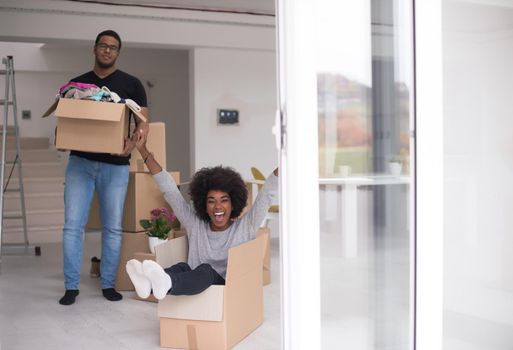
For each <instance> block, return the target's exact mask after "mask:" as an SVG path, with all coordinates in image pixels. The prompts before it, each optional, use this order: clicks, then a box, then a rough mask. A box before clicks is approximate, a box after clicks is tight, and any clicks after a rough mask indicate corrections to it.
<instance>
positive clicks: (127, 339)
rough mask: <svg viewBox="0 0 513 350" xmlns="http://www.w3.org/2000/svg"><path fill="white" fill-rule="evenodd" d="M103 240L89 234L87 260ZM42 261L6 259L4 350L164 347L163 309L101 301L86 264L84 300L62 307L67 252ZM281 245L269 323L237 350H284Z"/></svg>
mask: <svg viewBox="0 0 513 350" xmlns="http://www.w3.org/2000/svg"><path fill="white" fill-rule="evenodd" d="M99 242H100V241H99V234H98V233H88V234H87V235H86V240H85V254H84V259H85V260H89V259H90V258H91V257H92V256H95V255H98V254H99ZM41 248H42V255H41V256H40V257H36V256H34V255H11V254H8V255H7V254H4V255H3V263H2V271H1V275H0V344H1V346H0V349H1V350H30V349H38V350H69V349H84V350H85V349H88V350H90V349H95V350H102V349H105V350H143V349H144V350H149V349H160V347H159V322H158V317H157V305H156V304H155V303H151V302H144V301H138V300H135V299H134V293H133V292H122V294H123V296H124V299H123V300H122V301H121V302H109V301H107V300H106V299H104V298H103V296H102V295H101V290H100V286H99V281H98V279H95V278H90V277H89V267H90V264H89V262H85V263H84V264H83V269H82V281H81V285H80V295H79V297H78V298H77V302H76V303H75V304H74V305H71V306H62V305H60V304H59V303H58V299H59V298H60V297H61V296H62V294H63V277H62V253H61V252H62V250H61V245H60V244H57V243H52V244H44V245H42V246H41ZM277 255H278V250H277V241H276V240H275V239H273V244H272V264H271V267H272V273H273V275H272V283H271V284H270V285H268V286H266V287H264V301H265V319H264V323H263V324H262V325H261V326H260V327H259V328H258V329H257V330H256V331H255V332H253V333H252V334H251V335H250V336H248V337H247V338H246V339H244V340H243V341H242V342H241V343H239V345H238V346H237V347H236V349H268V350H272V349H280V306H279V300H280V291H279V271H278V268H277V267H278V266H279V265H278V261H277Z"/></svg>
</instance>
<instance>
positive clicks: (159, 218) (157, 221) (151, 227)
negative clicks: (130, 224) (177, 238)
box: [139, 207, 176, 254]
mask: <svg viewBox="0 0 513 350" xmlns="http://www.w3.org/2000/svg"><path fill="white" fill-rule="evenodd" d="M150 214H151V217H150V219H142V220H139V223H140V224H141V226H142V227H143V228H144V229H145V230H146V234H147V235H148V236H149V239H148V244H149V246H150V251H151V252H152V253H153V254H155V246H157V245H159V244H161V243H164V242H165V241H166V240H167V239H168V238H169V232H170V231H171V230H172V228H173V222H174V221H175V220H176V215H175V214H174V213H172V212H170V211H169V210H168V209H167V208H164V207H163V208H155V209H152V210H151V212H150Z"/></svg>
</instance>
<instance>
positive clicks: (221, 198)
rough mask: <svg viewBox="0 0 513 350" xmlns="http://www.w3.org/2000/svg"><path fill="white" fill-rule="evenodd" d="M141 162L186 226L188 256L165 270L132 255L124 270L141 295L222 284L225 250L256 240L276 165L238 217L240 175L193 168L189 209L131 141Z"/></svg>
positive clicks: (141, 145)
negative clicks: (251, 204) (254, 197)
mask: <svg viewBox="0 0 513 350" xmlns="http://www.w3.org/2000/svg"><path fill="white" fill-rule="evenodd" d="M136 145H137V149H138V150H139V152H140V153H141V156H142V158H143V159H144V162H145V164H146V165H147V167H148V169H149V170H150V172H151V174H152V175H153V178H154V180H155V182H156V183H157V185H158V186H159V188H160V191H161V192H162V193H163V194H164V198H165V199H166V201H167V202H168V203H169V205H170V206H171V207H172V208H173V211H174V213H175V214H176V216H177V218H178V220H179V221H180V223H181V224H182V225H183V226H184V227H185V229H186V230H187V235H188V240H189V254H188V261H187V263H185V262H182V263H178V264H176V265H173V266H171V267H168V268H166V269H163V268H162V267H161V266H160V265H158V264H157V263H156V262H154V261H152V260H145V261H143V262H142V263H141V262H139V261H138V260H135V259H132V260H130V261H128V262H127V265H126V270H127V273H128V275H129V276H130V279H131V280H132V283H133V284H134V287H135V290H136V293H137V295H138V296H139V297H141V298H147V297H148V296H149V295H150V294H151V292H152V291H153V295H154V296H155V297H156V298H157V299H159V300H161V299H163V298H164V297H165V296H166V294H168V293H169V294H173V295H193V294H198V293H201V292H202V291H204V290H205V289H207V288H208V287H209V286H211V285H212V284H224V282H225V281H224V279H225V276H226V266H227V263H228V250H229V249H230V248H231V247H234V246H237V245H240V244H242V243H245V242H247V241H249V240H252V239H255V238H256V231H257V229H258V228H259V226H260V224H261V222H262V220H263V219H264V218H265V215H266V213H267V210H268V209H269V206H270V205H271V202H272V198H273V196H274V194H275V193H276V190H277V188H278V169H275V170H274V172H273V173H272V174H271V175H269V177H268V178H267V181H266V182H265V185H264V186H263V188H262V190H261V191H260V192H259V194H258V196H257V198H256V200H255V203H254V204H253V206H252V208H251V209H250V210H249V211H248V212H247V213H246V214H245V215H244V216H242V217H239V216H240V214H241V212H242V210H243V209H244V207H245V206H246V202H247V197H248V194H247V189H246V185H245V184H244V181H243V180H242V178H241V176H240V174H238V173H237V172H235V171H234V170H233V169H231V168H228V167H223V166H216V167H211V168H203V169H200V170H199V171H197V172H196V173H195V174H194V176H193V178H192V180H191V183H190V185H189V194H190V196H191V199H192V202H193V207H194V208H192V207H191V206H190V205H189V204H188V203H187V201H186V200H185V199H184V198H183V196H182V195H181V193H180V191H179V190H178V187H177V185H176V183H175V182H174V180H173V178H172V177H171V176H170V175H169V174H168V173H167V172H166V171H164V170H162V167H161V166H160V165H159V164H158V163H157V161H156V160H155V159H154V157H153V154H152V153H151V152H150V151H149V150H148V149H147V148H146V140H145V139H141V141H139V142H138V143H137V144H136Z"/></svg>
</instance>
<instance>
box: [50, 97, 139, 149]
mask: <svg viewBox="0 0 513 350" xmlns="http://www.w3.org/2000/svg"><path fill="white" fill-rule="evenodd" d="M53 111H55V116H56V117H57V134H56V141H55V146H56V147H57V149H67V150H76V151H86V152H102V153H121V152H122V151H123V147H124V142H125V137H126V136H128V127H129V125H128V111H129V109H128V107H126V106H125V105H124V104H122V103H111V102H96V101H90V100H76V99H69V98H60V99H59V100H57V101H55V102H54V104H53V105H52V106H50V108H49V109H48V110H47V111H46V113H45V114H44V115H43V118H44V117H47V116H49V115H50V114H52V112H53Z"/></svg>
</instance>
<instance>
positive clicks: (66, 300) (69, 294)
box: [59, 289, 78, 305]
mask: <svg viewBox="0 0 513 350" xmlns="http://www.w3.org/2000/svg"><path fill="white" fill-rule="evenodd" d="M77 295H78V289H66V293H64V296H63V297H62V298H61V299H60V300H59V304H61V305H71V304H73V303H74V302H75V299H76V297H77Z"/></svg>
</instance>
